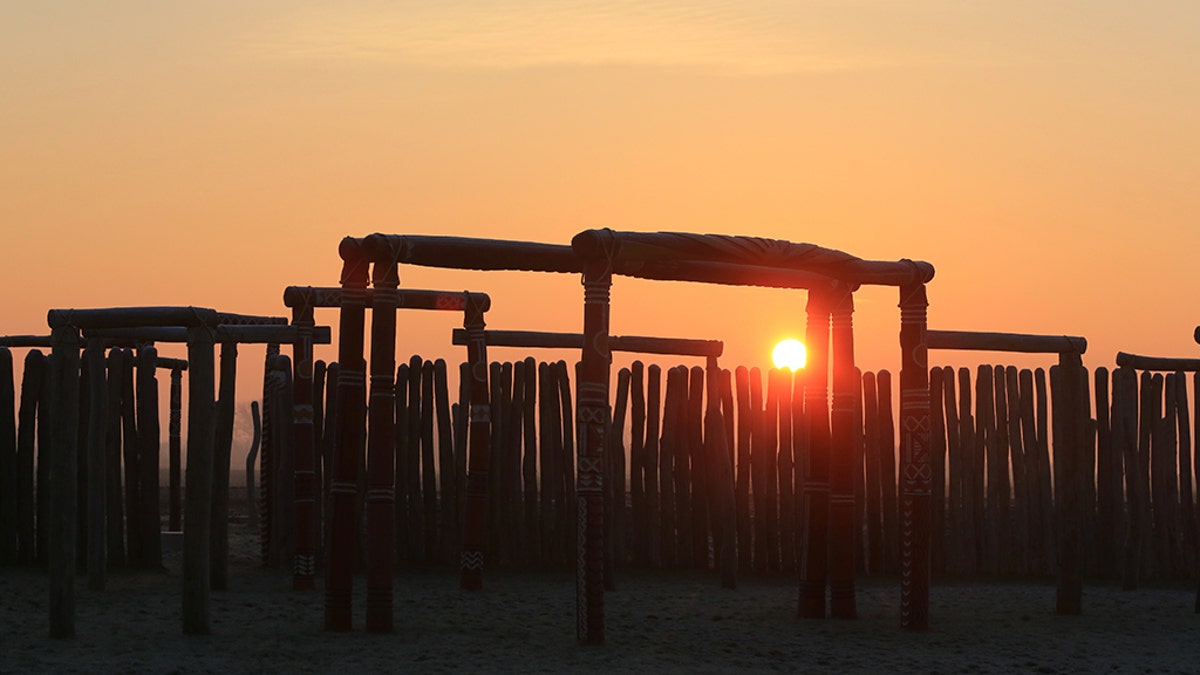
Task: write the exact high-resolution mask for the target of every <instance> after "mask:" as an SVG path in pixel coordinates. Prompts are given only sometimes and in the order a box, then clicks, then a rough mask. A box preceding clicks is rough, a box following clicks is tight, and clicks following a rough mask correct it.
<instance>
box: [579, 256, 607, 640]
mask: <svg viewBox="0 0 1200 675" xmlns="http://www.w3.org/2000/svg"><path fill="white" fill-rule="evenodd" d="M611 288H612V267H611V263H610V261H609V260H606V259H602V260H598V261H593V262H589V263H588V264H587V265H586V266H585V268H584V271H583V354H582V361H581V364H580V369H579V383H578V391H579V394H578V400H579V403H578V405H579V412H578V416H577V422H578V424H579V425H580V429H579V432H578V436H577V437H578V438H579V439H580V441H581V443H580V444H579V462H578V469H577V471H578V478H577V480H576V488H575V494H576V499H577V502H578V514H577V515H578V517H579V538H578V545H579V552H578V562H577V567H576V610H575V611H576V636H577V637H578V639H579V642H581V643H584V644H603V643H604V442H605V441H604V434H605V430H606V428H607V426H608V415H609V407H608V380H609V370H610V366H611V362H612V354H611V352H610V351H609V348H608V317H609V291H610V289H611Z"/></svg>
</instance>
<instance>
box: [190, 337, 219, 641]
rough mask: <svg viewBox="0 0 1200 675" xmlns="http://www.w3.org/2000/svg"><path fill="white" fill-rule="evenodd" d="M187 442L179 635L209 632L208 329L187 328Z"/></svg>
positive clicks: (211, 381)
mask: <svg viewBox="0 0 1200 675" xmlns="http://www.w3.org/2000/svg"><path fill="white" fill-rule="evenodd" d="M187 354H188V368H189V371H190V375H189V376H188V438H187V473H186V476H185V477H184V479H185V481H186V487H185V496H184V500H185V503H184V514H183V517H184V522H183V632H184V634H187V635H203V634H207V633H208V632H209V624H208V606H209V596H210V595H211V593H210V590H211V586H210V583H211V578H210V568H209V542H210V540H211V520H210V519H211V515H212V513H211V505H210V501H211V500H212V491H213V489H212V488H213V446H214V443H215V438H216V437H215V425H214V419H213V417H214V411H215V408H216V401H215V399H214V389H215V384H216V373H215V363H214V358H213V334H212V329H211V328H210V327H207V326H192V327H189V328H188V342H187Z"/></svg>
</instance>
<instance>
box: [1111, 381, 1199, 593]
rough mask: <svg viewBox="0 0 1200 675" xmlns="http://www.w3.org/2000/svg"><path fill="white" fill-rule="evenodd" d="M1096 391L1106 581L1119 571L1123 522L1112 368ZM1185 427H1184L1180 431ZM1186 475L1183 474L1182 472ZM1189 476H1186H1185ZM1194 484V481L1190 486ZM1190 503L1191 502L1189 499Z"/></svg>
mask: <svg viewBox="0 0 1200 675" xmlns="http://www.w3.org/2000/svg"><path fill="white" fill-rule="evenodd" d="M1093 377H1094V378H1095V382H1094V386H1095V391H1096V453H1097V462H1096V486H1097V491H1096V519H1097V523H1096V548H1097V558H1096V565H1097V569H1096V573H1097V575H1098V576H1099V577H1100V578H1102V579H1111V578H1112V577H1113V575H1114V572H1115V566H1114V563H1115V562H1116V559H1117V550H1116V545H1115V542H1116V539H1115V537H1116V533H1117V530H1118V527H1119V526H1118V523H1119V519H1118V518H1117V517H1116V508H1115V506H1116V503H1117V496H1118V495H1119V494H1120V493H1119V492H1115V491H1113V487H1114V485H1113V470H1114V468H1116V466H1115V464H1114V462H1113V444H1112V435H1111V433H1110V430H1111V420H1110V417H1109V399H1108V394H1109V391H1110V388H1109V382H1108V369H1107V368H1103V367H1101V368H1097V369H1096V370H1095V373H1094V374H1093ZM1183 428H1185V426H1181V427H1180V429H1183ZM1181 473H1182V472H1181ZM1183 475H1186V474H1183ZM1187 484H1188V485H1190V481H1188V483H1187ZM1188 503H1189V504H1190V503H1191V502H1190V499H1189V502H1188Z"/></svg>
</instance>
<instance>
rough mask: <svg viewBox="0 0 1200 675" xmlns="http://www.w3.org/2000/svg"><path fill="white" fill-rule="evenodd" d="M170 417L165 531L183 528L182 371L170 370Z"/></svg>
mask: <svg viewBox="0 0 1200 675" xmlns="http://www.w3.org/2000/svg"><path fill="white" fill-rule="evenodd" d="M169 397H170V402H169V404H168V405H169V406H170V413H169V414H170V416H169V417H168V418H167V466H168V476H167V483H168V485H169V488H168V501H169V506H168V507H167V508H168V516H167V529H168V530H170V531H172V532H178V531H179V530H180V528H182V527H183V525H182V521H183V502H182V497H181V494H180V488H181V487H182V482H183V481H182V478H183V475H182V474H183V457H182V451H183V436H182V426H183V425H182V422H183V369H182V368H172V369H171V391H170V394H169Z"/></svg>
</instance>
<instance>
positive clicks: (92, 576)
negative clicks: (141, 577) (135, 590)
mask: <svg viewBox="0 0 1200 675" xmlns="http://www.w3.org/2000/svg"><path fill="white" fill-rule="evenodd" d="M83 360H84V364H83V365H84V367H85V368H87V370H88V388H89V389H90V391H89V392H88V398H89V403H88V421H87V422H88V431H87V474H88V475H87V485H88V487H87V519H88V529H87V537H88V541H87V586H88V588H89V589H91V590H97V591H100V590H104V585H105V582H106V580H107V578H108V577H107V568H108V555H107V553H108V542H107V525H108V515H107V513H106V512H105V504H106V503H107V501H108V491H107V489H106V485H105V483H106V478H107V473H108V472H107V467H106V459H107V457H106V454H107V450H108V444H107V438H106V436H105V425H106V423H107V421H108V419H107V418H108V383H107V382H106V381H105V379H104V346H103V345H101V344H99V343H97V342H95V341H93V342H92V343H91V344H89V345H88V348H87V349H86V350H85V351H84V353H83Z"/></svg>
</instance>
